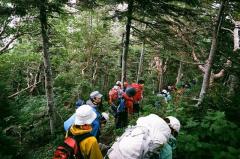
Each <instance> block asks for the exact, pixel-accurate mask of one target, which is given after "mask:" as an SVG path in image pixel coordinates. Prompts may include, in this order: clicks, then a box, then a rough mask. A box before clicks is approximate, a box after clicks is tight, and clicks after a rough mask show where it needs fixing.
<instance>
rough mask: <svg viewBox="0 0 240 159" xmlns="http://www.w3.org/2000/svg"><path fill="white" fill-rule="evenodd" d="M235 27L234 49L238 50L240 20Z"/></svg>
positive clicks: (239, 46)
mask: <svg viewBox="0 0 240 159" xmlns="http://www.w3.org/2000/svg"><path fill="white" fill-rule="evenodd" d="M234 24H235V28H234V30H233V37H234V49H233V51H237V50H239V49H240V45H239V28H240V21H236V22H235V23H234Z"/></svg>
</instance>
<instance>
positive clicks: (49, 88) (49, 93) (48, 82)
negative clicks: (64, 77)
mask: <svg viewBox="0 0 240 159" xmlns="http://www.w3.org/2000/svg"><path fill="white" fill-rule="evenodd" d="M46 3H47V1H46V0H43V1H41V4H40V7H39V9H40V23H41V33H42V42H43V62H44V73H45V91H46V97H47V106H48V115H49V119H50V130H51V134H52V135H53V134H54V131H55V118H56V115H55V107H54V100H53V98H54V97H53V84H52V70H51V62H50V53H49V39H48V27H47V26H48V22H47V12H46V6H45V5H46Z"/></svg>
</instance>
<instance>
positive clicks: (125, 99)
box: [115, 88, 136, 129]
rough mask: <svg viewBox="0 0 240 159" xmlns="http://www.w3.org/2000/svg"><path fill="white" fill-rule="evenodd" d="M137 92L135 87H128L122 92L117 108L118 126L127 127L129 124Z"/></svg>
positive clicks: (116, 120)
mask: <svg viewBox="0 0 240 159" xmlns="http://www.w3.org/2000/svg"><path fill="white" fill-rule="evenodd" d="M135 94H136V90H135V89H134V88H127V89H126V92H124V93H123V94H122V98H121V99H120V103H119V105H118V106H117V108H116V110H117V111H116V116H115V124H116V128H117V129H118V128H123V127H126V126H127V124H128V116H129V115H131V114H132V113H133V96H134V95H135Z"/></svg>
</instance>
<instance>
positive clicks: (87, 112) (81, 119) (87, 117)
mask: <svg viewBox="0 0 240 159" xmlns="http://www.w3.org/2000/svg"><path fill="white" fill-rule="evenodd" d="M96 117H97V114H96V113H95V112H94V111H93V108H92V107H91V106H89V105H82V106H80V107H79V108H77V110H76V117H75V121H74V124H75V125H85V124H92V122H93V121H94V120H95V119H96Z"/></svg>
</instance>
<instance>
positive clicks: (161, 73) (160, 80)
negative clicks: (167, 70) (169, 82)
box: [158, 71, 163, 93]
mask: <svg viewBox="0 0 240 159" xmlns="http://www.w3.org/2000/svg"><path fill="white" fill-rule="evenodd" d="M162 88H163V72H162V71H160V72H159V75H158V92H159V93H160V92H161V90H162Z"/></svg>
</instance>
